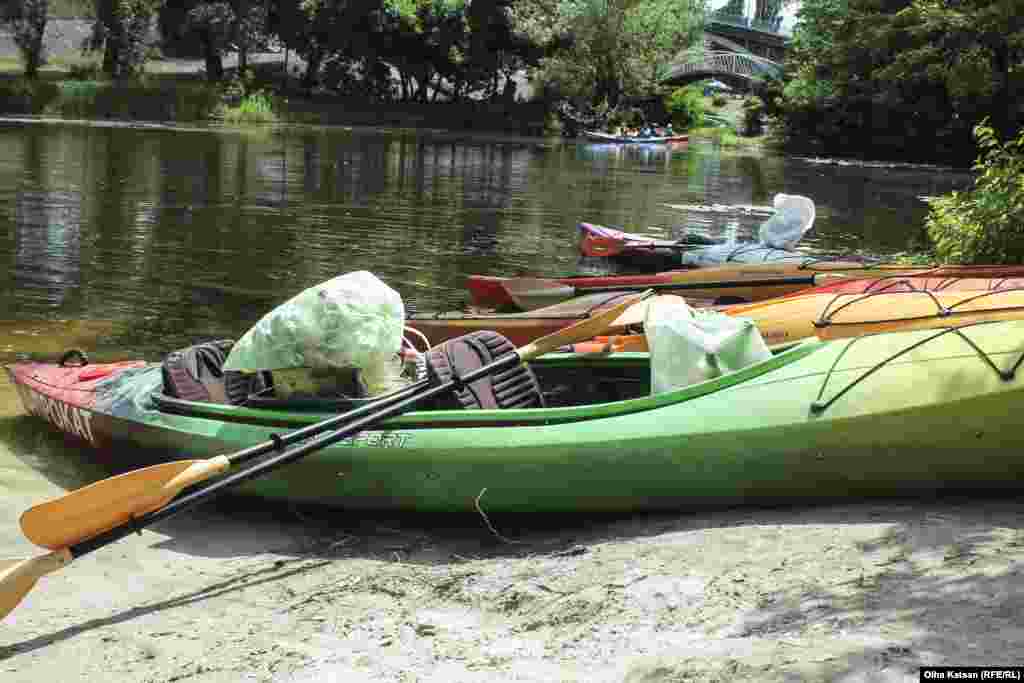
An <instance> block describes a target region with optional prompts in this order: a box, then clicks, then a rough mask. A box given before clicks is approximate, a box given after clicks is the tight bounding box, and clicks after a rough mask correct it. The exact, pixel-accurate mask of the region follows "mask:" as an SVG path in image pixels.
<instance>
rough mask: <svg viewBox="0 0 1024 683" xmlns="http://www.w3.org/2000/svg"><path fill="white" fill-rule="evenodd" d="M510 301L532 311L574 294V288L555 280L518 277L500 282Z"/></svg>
mask: <svg viewBox="0 0 1024 683" xmlns="http://www.w3.org/2000/svg"><path fill="white" fill-rule="evenodd" d="M501 286H502V287H504V288H505V292H507V293H508V296H509V298H510V299H512V302H513V303H514V304H515V305H516V306H518V307H519V308H520V309H521V310H524V311H532V310H534V309H537V308H544V307H545V306H550V305H552V304H557V303H560V302H562V301H565V300H566V299H571V298H573V297H574V296H576V288H575V287H571V286H569V285H563V284H562V283H561V282H558V281H557V280H547V279H544V278H539V277H520V278H516V279H514V280H506V281H505V282H503V283H501Z"/></svg>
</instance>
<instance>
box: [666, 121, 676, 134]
mask: <svg viewBox="0 0 1024 683" xmlns="http://www.w3.org/2000/svg"><path fill="white" fill-rule="evenodd" d="M673 135H675V133H674V132H673V131H672V122H671V121H669V122H668V123H666V124H665V137H672V136H673Z"/></svg>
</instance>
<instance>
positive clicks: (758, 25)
mask: <svg viewBox="0 0 1024 683" xmlns="http://www.w3.org/2000/svg"><path fill="white" fill-rule="evenodd" d="M708 21H709V22H713V23H719V24H726V25H727V26H736V27H738V28H746V29H750V30H752V31H764V32H765V33H776V34H779V35H789V34H790V33H791V32H790V31H782V17H773V18H772V19H770V20H768V21H765V20H763V19H752V18H751V17H747V16H744V15H742V14H726V13H721V14H719V13H718V12H712V13H711V14H710V15H708Z"/></svg>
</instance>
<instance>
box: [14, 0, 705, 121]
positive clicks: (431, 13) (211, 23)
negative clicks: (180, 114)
mask: <svg viewBox="0 0 1024 683" xmlns="http://www.w3.org/2000/svg"><path fill="white" fill-rule="evenodd" d="M64 1H65V2H67V1H68V0H64ZM79 1H81V2H88V3H89V4H90V9H91V14H92V17H93V18H94V20H95V28H94V31H93V35H92V38H91V40H90V47H91V49H93V50H95V51H97V52H99V53H100V54H102V71H103V72H104V73H105V74H106V75H108V76H109V77H112V78H116V79H122V78H124V77H131V76H134V75H136V74H138V73H140V71H141V70H142V68H143V66H144V64H145V61H146V60H147V58H148V57H149V56H150V55H151V54H152V53H153V51H154V50H155V49H160V50H163V51H164V52H165V53H166V54H170V55H174V56H178V57H186V56H188V57H202V58H203V59H204V61H205V65H206V75H207V77H208V78H209V80H211V81H214V82H221V81H223V80H224V79H225V76H226V73H225V71H226V70H225V68H224V57H225V56H226V55H228V54H237V55H238V60H239V65H238V74H239V76H240V77H241V78H240V79H239V80H240V82H241V83H242V90H243V93H242V94H244V93H245V91H248V89H249V85H250V83H251V81H250V80H248V79H246V77H245V75H246V73H247V68H246V67H247V62H248V60H247V57H248V54H249V53H250V52H251V51H254V50H258V49H262V48H265V47H268V46H273V47H274V48H275V49H277V48H279V47H282V46H283V47H284V48H286V49H287V50H288V51H289V54H292V55H296V56H297V57H298V58H299V59H298V60H296V62H298V63H300V64H301V65H302V68H303V73H302V74H301V80H300V82H301V85H302V86H303V87H304V88H305V89H307V90H309V91H319V90H323V91H326V92H333V93H343V94H358V95H363V96H369V97H371V98H373V99H380V100H404V101H415V102H427V101H466V100H480V99H500V100H503V101H505V102H512V101H516V100H517V99H520V98H521V93H517V85H518V81H517V79H518V78H520V75H521V74H522V73H524V71H526V70H532V71H533V73H534V75H536V76H537V79H536V80H537V82H539V84H540V86H541V87H540V88H539V89H540V90H542V91H543V97H545V99H550V98H553V97H555V96H558V95H567V96H572V95H578V96H580V97H582V98H583V99H585V100H586V101H587V102H593V103H597V102H606V103H608V105H609V106H611V107H612V108H614V106H615V104H616V103H617V102H618V100H619V99H620V97H621V96H622V95H629V96H638V95H639V96H648V97H649V96H652V95H655V94H657V93H658V91H659V89H660V81H661V79H662V78H663V76H664V75H665V70H666V68H667V67H668V65H669V64H670V63H671V62H672V61H673V59H674V58H675V57H676V56H677V55H678V54H679V52H680V51H681V49H683V48H685V47H686V46H688V45H690V44H692V43H694V42H695V41H697V40H698V39H699V37H700V35H701V29H702V22H703V16H704V11H705V8H704V6H703V2H704V0H174V1H173V2H172V1H171V0H79ZM10 2H13V3H14V4H15V5H18V6H19V7H20V6H26V7H27V6H34V5H39V6H45V5H46V0H10ZM45 15H46V12H45V11H44V12H43V13H42V16H43V18H44V20H45ZM158 41H159V42H158ZM26 64H29V65H32V64H35V65H36V66H37V65H38V63H37V62H30V61H28V60H26Z"/></svg>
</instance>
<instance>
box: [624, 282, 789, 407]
mask: <svg viewBox="0 0 1024 683" xmlns="http://www.w3.org/2000/svg"><path fill="white" fill-rule="evenodd" d="M644 335H645V336H646V337H647V347H648V349H649V351H650V354H651V356H650V358H651V393H652V394H659V393H662V392H665V391H671V390H673V389H680V388H682V387H687V386H690V385H691V384H697V383H699V382H704V381H706V380H709V379H714V378H715V377H718V376H720V375H727V374H729V373H731V372H735V371H737V370H741V369H743V368H745V367H747V366H748V365H753V364H754V363H759V362H761V361H763V360H767V359H768V358H771V355H772V354H771V351H769V350H768V346H767V344H765V342H764V339H763V338H762V337H761V333H760V331H758V329H757V326H756V325H754V323H753V322H752V321H751V320H749V319H747V318H739V317H733V316H729V315H725V314H723V313H719V312H718V311H710V310H694V309H692V308H690V306H688V305H687V304H686V302H685V301H684V300H683V299H682V298H680V297H677V296H659V297H657V298H655V299H653V300H652V301H650V302H649V304H648V306H647V314H646V316H645V318H644Z"/></svg>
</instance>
